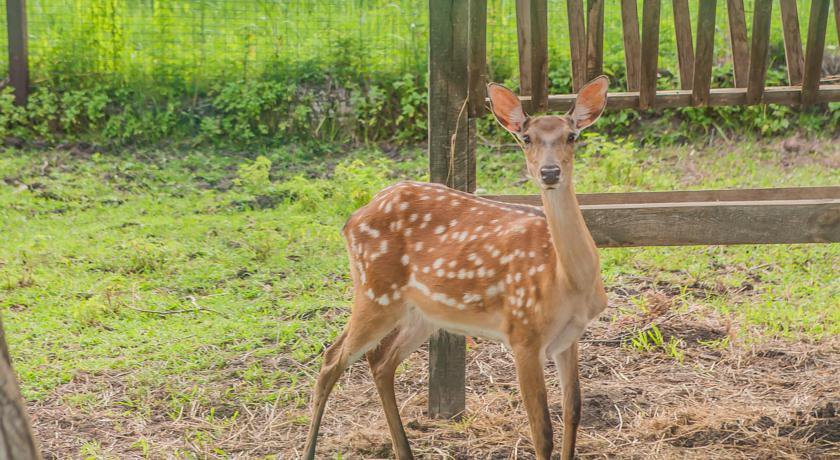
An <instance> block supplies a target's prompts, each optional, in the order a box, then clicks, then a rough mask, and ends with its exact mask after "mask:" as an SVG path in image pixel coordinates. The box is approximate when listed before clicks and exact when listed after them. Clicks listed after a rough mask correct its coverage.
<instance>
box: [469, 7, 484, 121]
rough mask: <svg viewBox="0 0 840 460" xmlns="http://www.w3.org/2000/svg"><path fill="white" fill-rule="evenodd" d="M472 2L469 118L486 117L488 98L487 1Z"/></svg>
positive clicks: (470, 12)
mask: <svg viewBox="0 0 840 460" xmlns="http://www.w3.org/2000/svg"><path fill="white" fill-rule="evenodd" d="M469 1H470V11H469V14H470V30H469V38H468V39H469V43H470V46H469V48H470V51H469V55H468V56H467V59H468V62H467V72H468V73H469V76H470V77H469V94H470V102H469V116H470V117H471V118H474V117H480V116H482V115H484V113H485V111H486V106H485V104H484V98H485V97H486V96H487V78H486V77H487V0H469Z"/></svg>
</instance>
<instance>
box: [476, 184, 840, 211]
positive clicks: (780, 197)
mask: <svg viewBox="0 0 840 460" xmlns="http://www.w3.org/2000/svg"><path fill="white" fill-rule="evenodd" d="M481 197H482V198H487V199H490V200H496V201H503V202H506V203H517V204H527V205H531V206H542V200H541V199H540V196H539V195H481ZM577 199H578V203H580V204H581V205H604V204H653V203H689V202H715V201H789V200H824V199H829V200H833V199H840V186H827V187H779V188H753V189H722V190H677V191H664V192H607V193H579V194H578V195H577Z"/></svg>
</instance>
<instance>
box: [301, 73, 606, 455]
mask: <svg viewBox="0 0 840 460" xmlns="http://www.w3.org/2000/svg"><path fill="white" fill-rule="evenodd" d="M596 81H598V80H596ZM590 85H592V84H590ZM596 89H597V91H595V92H593V91H591V88H590V93H592V94H594V97H595V100H594V102H593V101H586V100H584V102H586V103H587V104H584V105H583V109H590V108H592V106H597V105H599V104H600V108H597V107H595V108H596V109H597V110H594V109H593V110H590V112H592V113H595V112H597V114H596V115H595V117H594V119H597V115H600V111H601V110H602V109H603V102H604V101H602V100H599V99H597V97H598V96H600V95H601V93H603V97H604V98H605V95H606V84H605V82H599V84H598V85H597V88H596ZM498 91H505V92H504V93H501V94H500V93H498ZM586 91H587V88H586V87H585V88H583V89H582V90H581V95H582V96H585V95H586V94H587V93H586ZM494 92H495V93H496V94H494ZM508 93H509V90H506V89H504V88H501V87H496V88H494V87H493V86H491V87H490V96H491V100H492V101H493V105H494V113H495V114H496V117H497V119H499V121H500V122H501V123H502V125H503V126H505V128H506V129H508V130H509V131H511V132H514V133H515V134H517V135H519V136H522V138H526V139H527V140H528V142H526V144H530V143H531V139H530V138H537V139H539V142H540V145H539V146H536V145H533V146H532V147H530V149H529V148H528V147H527V146H526V157H527V160H528V169H529V172H530V173H531V175H532V176H534V177H541V178H542V179H541V182H540V184H541V189H542V190H541V194H542V199H543V204H544V208H543V209H540V208H537V207H532V206H522V205H509V204H502V203H498V202H494V201H491V200H487V199H483V198H479V197H476V196H473V195H471V194H468V193H463V192H459V191H455V190H452V189H449V188H447V187H445V186H443V185H437V184H428V183H419V182H401V183H399V184H396V185H393V186H390V187H388V188H386V189H384V190H383V191H381V192H380V193H379V194H377V195H376V196H375V197H374V198H373V199H372V200H371V202H370V203H368V204H367V205H366V206H364V207H362V208H361V209H359V210H358V211H357V212H356V213H354V214H353V215H352V216H351V217H350V219H349V220H348V222H347V224H346V225H345V226H344V228H343V230H342V233H343V236H344V238H345V241H346V247H347V252H348V255H349V258H350V270H351V276H352V279H353V286H354V288H353V289H354V291H353V299H354V301H353V311H352V315H351V318H350V320H349V322H348V324H347V327H346V329H345V330H344V332H343V333H342V334H341V335H340V336H339V338H338V339H337V340H336V342H335V343H334V344H333V345H332V346H331V347H329V348H328V349H327V351H326V352H325V353H324V364H323V367H322V369H321V373H320V375H319V378H318V382H317V384H316V387H315V394H314V398H313V406H314V410H313V419H312V424H311V426H310V432H309V439H308V445H307V457H308V458H313V457H314V455H315V443H316V439H317V434H318V427H319V425H320V421H321V417H322V415H323V412H324V408H325V405H326V400H327V397H328V395H329V393H330V391H331V389H332V387H333V385H334V384H335V382H336V381H337V380H338V377H339V376H340V375H341V373H342V372H343V370H344V369H346V367H347V366H349V365H350V364H351V363H352V362H354V361H355V360H357V359H359V358H360V357H361V356H362V355H364V354H366V356H367V359H368V361H369V363H370V365H371V369H372V371H373V375H374V381H375V383H376V387H377V390H378V392H379V395H380V398H381V400H382V404H383V408H384V410H385V415H386V419H387V421H388V426H389V430H390V432H391V437H392V440H393V443H394V449H395V451H396V453H397V456H398V458H412V456H411V449H410V447H409V445H408V440H407V438H406V436H405V432H404V429H403V426H402V422H401V420H400V417H399V411H398V408H397V404H396V397H395V395H394V372H395V370H396V368H397V366H398V365H399V363H400V362H402V361H403V360H404V359H405V358H406V357H407V356H408V354H410V353H411V352H412V351H414V350H415V349H416V348H417V347H418V346H420V345H421V344H422V343H423V342H425V341H426V340H427V339H428V337H429V336H430V335H431V334H432V333H433V332H435V331H436V330H438V329H441V328H443V329H446V330H449V331H452V332H456V333H462V334H467V335H472V336H478V337H483V338H487V339H491V340H497V341H500V342H503V343H505V344H506V345H507V346H508V347H509V348H510V349H511V350H512V351H513V355H514V359H515V361H516V368H517V375H518V378H519V382H520V389H521V393H522V396H523V399H524V402H525V407H526V410H527V412H528V420H529V424H530V427H531V432H532V436H533V438H534V446H535V449H536V453H537V458H539V459H548V458H549V457H550V455H551V451H552V448H553V441H552V439H553V433H552V429H551V421H550V418H549V414H548V407H547V397H546V389H545V381H544V375H543V367H544V364H545V360H546V358H547V357H551V358H553V359H554V360H555V362H556V364H557V367H558V369H559V370H560V374H561V375H560V376H561V385H562V387H563V393H564V416H563V418H564V436H563V452H562V453H563V458H564V459H570V458H572V456H573V455H574V444H575V436H576V430H577V425H578V422H579V419H580V387H579V377H578V368H577V361H578V357H577V339H578V338H579V337H580V336H581V334H582V333H583V331H584V329H585V327H586V325H587V324H588V323H589V322H590V321H591V320H592V319H594V318H595V317H597V316H598V314H600V313H601V311H603V309H604V308H605V307H606V305H607V299H606V294H605V292H604V288H603V284H602V281H601V277H600V266H599V260H598V253H597V250H596V248H595V245H594V243H593V241H592V237H591V236H590V234H589V232H588V230H587V229H586V225H585V223H584V221H583V217H582V215H581V213H580V208H579V206H578V203H577V199H576V198H575V193H574V186H573V184H572V181H571V164H570V161H571V153H570V147H569V152H568V155H567V156H566V157H564V156H563V155H560V154H558V153H557V152H556V150H557V149H558V148H560V146H561V144H562V143H563V142H565V141H566V140H567V138H568V139H571V138H570V137H568V136H567V134H568V133H569V132H574V135H575V136H576V131H577V130H579V129H580V126H575V124H576V122H578V121H579V120H584V121H586V120H588V119H584V118H578V119H577V120H576V119H575V118H569V117H566V118H564V117H540V118H537V119H534V120H530V119H527V118H526V117H525V116H524V112H522V111H521V107H519V106H518V104H519V101H518V99H515V101H514V100H512V99H510V96H511V95H512V93H509V94H508ZM592 94H590V97H592ZM512 97H513V98H515V95H513V96H512ZM604 100H605V99H604ZM497 106H498V107H497ZM517 107H518V112H517V111H516V109H517ZM583 109H576V111H578V110H583ZM584 111H585V110H584ZM575 113H576V112H575ZM573 115H574V113H573ZM585 115H591V114H588V113H585ZM594 119H591V120H588V121H589V123H588V124H591V122H593V121H594ZM517 123H518V124H517ZM588 124H586V126H588ZM527 125H530V126H527ZM583 127H585V126H583ZM526 132H527V133H530V134H524V133H526ZM562 146H566V147H568V146H567V145H566V144H562ZM566 147H563V148H566ZM535 152H536V153H535ZM552 152H553V153H552ZM546 165H547V166H546ZM555 167H556V168H557V170H556V171H555V169H554V168H555ZM566 168H568V169H566ZM564 174H565V175H564Z"/></svg>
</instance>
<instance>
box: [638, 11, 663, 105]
mask: <svg viewBox="0 0 840 460" xmlns="http://www.w3.org/2000/svg"><path fill="white" fill-rule="evenodd" d="M659 1H660V0H645V1H644V3H643V5H642V75H641V76H642V81H641V85H640V86H639V107H640V108H642V109H650V108H653V107H654V101H655V100H656V77H657V73H658V68H657V65H658V64H659V7H660V4H659Z"/></svg>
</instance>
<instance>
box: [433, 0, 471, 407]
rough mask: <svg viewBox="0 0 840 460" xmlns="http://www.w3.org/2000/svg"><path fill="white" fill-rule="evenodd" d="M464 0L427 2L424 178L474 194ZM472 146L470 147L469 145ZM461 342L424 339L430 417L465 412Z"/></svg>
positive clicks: (453, 338)
mask: <svg viewBox="0 0 840 460" xmlns="http://www.w3.org/2000/svg"><path fill="white" fill-rule="evenodd" d="M469 30H470V28H469V2H467V1H463V0H430V1H429V176H430V179H431V181H432V182H438V183H443V184H446V185H448V186H450V187H453V188H456V189H459V190H465V191H469V192H472V191H475V157H474V153H475V152H474V150H471V149H470V147H471V143H470V142H469V139H470V138H471V137H474V136H475V134H474V133H470V132H469V131H470V128H471V126H474V123H473V122H470V120H469V119H468V117H467V115H468V113H467V110H466V107H467V99H468V97H469V91H468V89H469V88H468V86H469V85H468V82H469V75H468V71H467V70H468V57H467V53H468V51H469V43H468V42H469ZM473 145H474V144H473ZM465 348H466V344H465V342H464V338H463V337H461V336H458V335H453V334H449V333H447V332H440V333H438V334H435V335H434V336H433V337H432V338H431V339H429V350H430V353H429V415H430V416H432V417H443V418H452V417H457V416H458V415H459V414H461V413H462V412H463V411H464V362H465Z"/></svg>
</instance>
